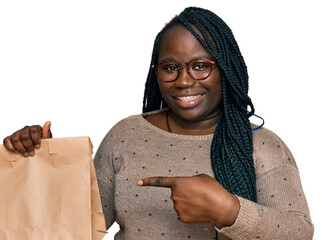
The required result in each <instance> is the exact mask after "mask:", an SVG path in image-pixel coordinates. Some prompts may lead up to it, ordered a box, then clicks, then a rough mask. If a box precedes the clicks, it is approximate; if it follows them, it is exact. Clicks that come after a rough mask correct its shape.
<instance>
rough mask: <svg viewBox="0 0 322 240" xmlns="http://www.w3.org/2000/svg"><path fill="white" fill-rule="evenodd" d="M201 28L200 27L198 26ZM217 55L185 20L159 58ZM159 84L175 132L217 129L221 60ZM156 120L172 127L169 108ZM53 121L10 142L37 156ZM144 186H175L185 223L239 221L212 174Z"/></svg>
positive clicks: (143, 182)
mask: <svg viewBox="0 0 322 240" xmlns="http://www.w3.org/2000/svg"><path fill="white" fill-rule="evenodd" d="M196 31H197V30H196ZM199 57H203V58H207V59H209V60H212V57H211V55H210V54H209V53H208V52H207V51H206V49H204V47H203V46H202V45H201V43H200V42H199V41H198V40H197V39H196V38H195V37H194V36H193V35H192V34H191V33H190V32H189V31H188V30H187V29H185V28H184V27H183V26H174V27H172V28H170V29H169V30H168V31H167V32H166V33H165V34H164V37H163V40H162V43H161V47H160V51H159V59H158V62H161V61H165V60H169V59H170V60H172V61H175V62H176V63H179V64H181V63H186V62H189V61H190V60H191V59H193V58H199ZM159 87H160V91H161V94H162V97H163V99H164V100H165V101H166V102H167V104H168V106H169V107H170V109H171V112H170V115H169V123H170V126H171V130H172V132H173V133H178V134H186V135H206V134H211V133H214V131H215V129H216V124H217V122H218V118H219V115H220V110H221V106H222V86H221V80H220V70H219V67H218V66H215V67H214V68H213V70H212V72H211V74H210V75H209V77H208V78H207V79H204V80H201V81H196V80H194V79H193V78H191V77H190V75H189V74H188V73H187V72H186V71H185V70H184V69H182V70H181V71H180V75H179V77H178V79H177V80H176V81H174V82H170V83H169V82H168V83H165V82H161V81H159ZM199 94H201V95H202V96H201V97H200V98H198V101H197V102H195V103H193V102H192V103H191V106H190V105H189V104H188V105H189V106H187V104H182V103H181V102H180V100H178V99H176V97H182V96H191V95H199ZM147 120H148V121H149V122H150V123H152V124H153V125H155V126H157V127H159V128H161V129H164V130H167V127H166V120H165V112H162V113H158V114H154V115H152V116H150V117H148V118H147ZM50 125H51V123H50V122H46V123H45V125H44V126H43V127H41V126H39V125H35V126H31V127H29V126H26V127H25V128H23V129H21V130H19V131H17V132H15V133H13V134H12V135H11V136H8V137H6V138H5V139H4V145H5V147H6V148H7V149H8V150H9V151H12V152H19V153H20V154H22V155H24V156H25V157H28V156H34V155H35V150H36V149H38V148H40V146H41V139H43V138H51V137H52V134H51V131H50ZM137 184H138V186H141V187H146V186H150V187H165V188H170V189H171V192H172V194H171V198H172V200H173V203H174V209H175V211H176V212H177V214H178V216H179V218H180V220H181V221H182V222H185V223H213V224H214V225H216V226H217V227H219V228H221V227H225V226H231V225H232V224H234V222H235V221H236V218H237V216H238V213H239V209H240V204H239V200H238V198H237V197H236V196H234V195H231V194H230V193H229V192H228V191H227V190H226V189H224V188H223V187H222V186H221V185H220V183H219V182H218V181H217V180H216V179H214V178H213V177H211V176H208V175H205V174H201V175H196V176H191V177H166V176H157V177H146V178H142V179H140V180H138V182H137Z"/></svg>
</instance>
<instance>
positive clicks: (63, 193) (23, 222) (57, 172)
mask: <svg viewBox="0 0 322 240" xmlns="http://www.w3.org/2000/svg"><path fill="white" fill-rule="evenodd" d="M105 229H106V228H105V220H104V215H103V211H102V206H101V200H100V196H99V191H98V186H97V180H96V174H95V169H94V165H93V158H92V144H91V141H90V139H89V138H88V137H77V138H61V139H58V138H53V139H43V140H42V142H41V148H40V149H39V150H36V155H35V156H34V157H28V158H25V157H23V156H21V155H20V154H15V153H11V152H9V151H7V150H6V149H5V147H4V146H3V145H0V240H101V239H102V238H103V237H104V235H105V233H106V232H105Z"/></svg>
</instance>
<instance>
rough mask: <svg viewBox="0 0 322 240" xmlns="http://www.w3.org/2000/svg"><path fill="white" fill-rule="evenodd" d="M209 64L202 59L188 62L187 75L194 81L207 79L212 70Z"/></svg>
mask: <svg viewBox="0 0 322 240" xmlns="http://www.w3.org/2000/svg"><path fill="white" fill-rule="evenodd" d="M212 65H213V64H211V62H207V61H205V60H203V59H196V60H193V61H191V62H190V64H189V66H188V67H189V73H190V75H191V77H193V78H194V79H196V80H202V79H205V78H207V77H208V76H209V75H210V73H211V70H212Z"/></svg>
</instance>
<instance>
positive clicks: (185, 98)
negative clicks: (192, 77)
mask: <svg viewBox="0 0 322 240" xmlns="http://www.w3.org/2000/svg"><path fill="white" fill-rule="evenodd" d="M200 97H201V94H198V95H194V96H184V97H175V98H176V99H178V100H180V101H185V102H188V101H192V100H195V99H198V98H200Z"/></svg>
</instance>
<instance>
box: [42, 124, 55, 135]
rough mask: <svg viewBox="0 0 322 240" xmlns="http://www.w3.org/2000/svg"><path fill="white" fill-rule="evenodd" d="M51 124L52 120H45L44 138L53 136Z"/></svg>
mask: <svg viewBox="0 0 322 240" xmlns="http://www.w3.org/2000/svg"><path fill="white" fill-rule="evenodd" d="M50 126H51V122H50V121H47V122H45V124H44V126H43V128H42V138H43V139H44V138H52V137H53V135H52V134H51V131H50Z"/></svg>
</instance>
